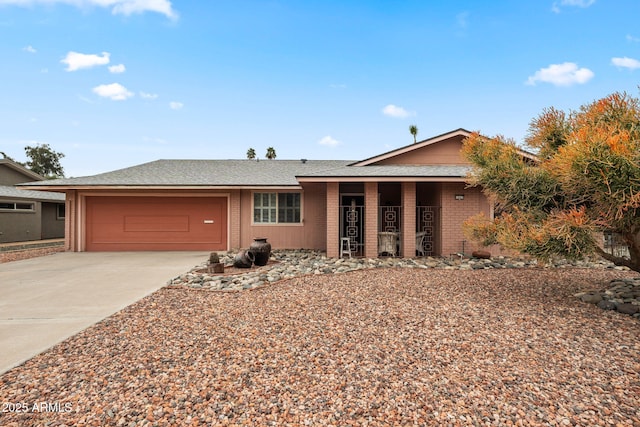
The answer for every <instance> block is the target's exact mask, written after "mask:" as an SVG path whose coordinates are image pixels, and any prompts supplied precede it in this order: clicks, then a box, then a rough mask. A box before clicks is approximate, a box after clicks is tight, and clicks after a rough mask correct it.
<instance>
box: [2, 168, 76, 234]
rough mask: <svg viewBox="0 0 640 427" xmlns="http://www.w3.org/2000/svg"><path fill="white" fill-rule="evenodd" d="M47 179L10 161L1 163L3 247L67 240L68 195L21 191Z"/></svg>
mask: <svg viewBox="0 0 640 427" xmlns="http://www.w3.org/2000/svg"><path fill="white" fill-rule="evenodd" d="M43 180H44V178H43V177H42V176H40V175H38V174H37V173H35V172H33V171H30V170H29V169H27V168H25V167H24V166H22V165H20V164H19V163H16V162H14V161H12V160H10V159H0V243H9V242H24V241H29V240H42V239H60V238H63V237H64V222H65V195H64V194H63V193H52V192H50V191H35V190H26V191H25V190H18V189H17V188H16V187H15V185H16V184H20V183H25V182H31V181H38V182H41V181H43Z"/></svg>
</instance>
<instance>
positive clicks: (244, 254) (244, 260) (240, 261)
mask: <svg viewBox="0 0 640 427" xmlns="http://www.w3.org/2000/svg"><path fill="white" fill-rule="evenodd" d="M253 261H254V257H253V254H252V253H251V252H250V251H245V250H241V251H240V252H238V254H237V255H236V257H235V258H234V259H233V266H234V267H238V268H251V264H253Z"/></svg>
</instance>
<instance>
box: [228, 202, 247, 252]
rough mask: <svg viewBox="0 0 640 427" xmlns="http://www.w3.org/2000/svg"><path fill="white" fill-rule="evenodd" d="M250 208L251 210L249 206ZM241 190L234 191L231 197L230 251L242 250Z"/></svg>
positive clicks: (229, 219)
mask: <svg viewBox="0 0 640 427" xmlns="http://www.w3.org/2000/svg"><path fill="white" fill-rule="evenodd" d="M249 208H251V207H250V206H249ZM240 211H241V210H240V190H233V191H232V192H231V194H230V195H229V218H228V221H229V224H230V225H229V234H230V236H229V250H237V249H239V248H240V246H241V244H240V224H241V222H242V221H241V216H240Z"/></svg>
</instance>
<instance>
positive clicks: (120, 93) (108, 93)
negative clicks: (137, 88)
mask: <svg viewBox="0 0 640 427" xmlns="http://www.w3.org/2000/svg"><path fill="white" fill-rule="evenodd" d="M93 92H94V93H95V94H97V95H99V96H102V97H104V98H109V99H111V100H113V101H124V100H125V99H127V98H131V97H132V96H133V92H129V91H128V90H127V88H126V87H124V86H122V85H121V84H120V83H111V84H108V85H100V86H96V87H94V88H93Z"/></svg>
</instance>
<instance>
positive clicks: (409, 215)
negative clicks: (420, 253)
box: [402, 182, 416, 258]
mask: <svg viewBox="0 0 640 427" xmlns="http://www.w3.org/2000/svg"><path fill="white" fill-rule="evenodd" d="M415 255H416V183H415V182H403V183H402V256H403V257H405V258H410V257H414V256H415Z"/></svg>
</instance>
